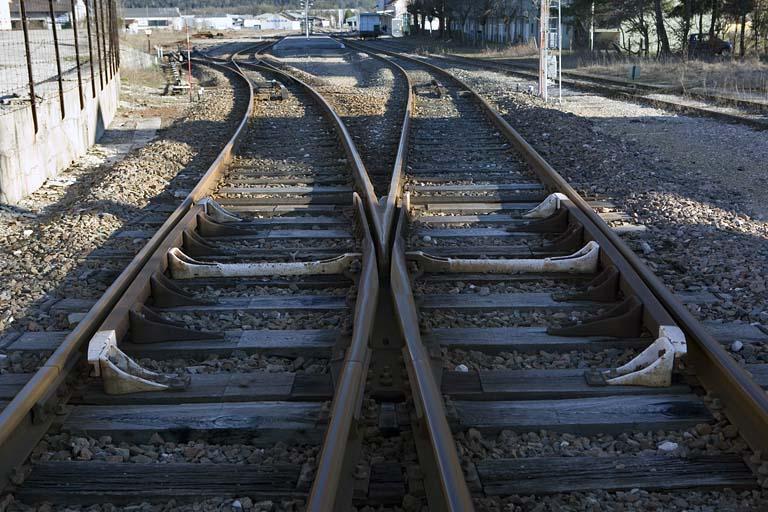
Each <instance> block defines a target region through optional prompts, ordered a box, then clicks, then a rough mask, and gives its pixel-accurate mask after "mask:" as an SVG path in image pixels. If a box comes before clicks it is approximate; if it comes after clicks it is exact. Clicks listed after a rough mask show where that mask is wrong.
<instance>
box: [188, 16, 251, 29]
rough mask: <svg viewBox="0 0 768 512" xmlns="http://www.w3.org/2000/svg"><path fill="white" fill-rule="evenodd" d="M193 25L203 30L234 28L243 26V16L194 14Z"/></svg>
mask: <svg viewBox="0 0 768 512" xmlns="http://www.w3.org/2000/svg"><path fill="white" fill-rule="evenodd" d="M194 26H195V28H198V29H203V30H235V29H240V28H241V27H242V26H243V17H242V16H234V15H232V14H223V15H219V16H195V20H194Z"/></svg>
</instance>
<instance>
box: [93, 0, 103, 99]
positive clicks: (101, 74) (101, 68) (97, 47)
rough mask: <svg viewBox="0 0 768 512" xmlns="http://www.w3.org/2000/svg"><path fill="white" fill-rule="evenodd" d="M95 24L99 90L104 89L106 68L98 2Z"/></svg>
mask: <svg viewBox="0 0 768 512" xmlns="http://www.w3.org/2000/svg"><path fill="white" fill-rule="evenodd" d="M93 22H94V25H95V26H96V55H97V56H98V58H97V59H96V60H98V61H99V84H101V87H100V89H99V90H101V89H104V69H103V68H104V66H103V65H102V63H101V39H100V38H99V32H100V29H99V4H98V0H93Z"/></svg>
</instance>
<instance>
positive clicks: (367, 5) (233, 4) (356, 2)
mask: <svg viewBox="0 0 768 512" xmlns="http://www.w3.org/2000/svg"><path fill="white" fill-rule="evenodd" d="M375 4H376V2H375V1H374V0H369V1H365V0H362V1H361V0H314V4H313V6H312V7H313V8H314V9H346V8H356V7H360V8H362V9H371V8H373V7H374V6H375ZM122 5H123V7H126V8H135V7H178V8H179V9H181V10H182V12H184V13H189V14H212V13H230V14H233V13H237V14H261V13H263V12H279V11H286V10H298V9H299V8H300V2H299V0H290V1H289V0H256V1H250V0H122Z"/></svg>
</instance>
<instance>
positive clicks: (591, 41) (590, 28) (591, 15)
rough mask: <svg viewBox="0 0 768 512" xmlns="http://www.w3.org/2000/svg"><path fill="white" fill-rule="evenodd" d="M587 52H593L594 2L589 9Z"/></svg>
mask: <svg viewBox="0 0 768 512" xmlns="http://www.w3.org/2000/svg"><path fill="white" fill-rule="evenodd" d="M589 51H590V52H594V51H595V2H594V1H593V2H592V4H590V7H589Z"/></svg>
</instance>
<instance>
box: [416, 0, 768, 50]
mask: <svg viewBox="0 0 768 512" xmlns="http://www.w3.org/2000/svg"><path fill="white" fill-rule="evenodd" d="M539 8H540V4H539V2H538V0H409V4H408V10H409V12H410V14H411V15H412V16H413V17H414V20H415V26H416V29H417V30H418V29H419V28H422V29H423V28H424V26H425V24H426V21H427V20H429V19H438V20H440V28H439V30H438V37H454V36H459V37H461V35H460V34H452V33H451V32H452V30H451V27H452V26H454V25H458V26H464V24H465V23H466V21H467V20H468V19H474V20H478V21H479V23H480V25H481V26H482V25H484V23H485V21H486V20H490V19H496V20H498V19H502V20H504V23H509V22H513V21H514V19H515V18H516V17H520V16H522V15H523V12H524V11H529V12H530V11H533V12H530V14H529V15H530V16H531V19H533V18H538V10H539ZM563 14H564V15H565V16H567V17H568V18H569V23H570V24H571V25H572V27H573V37H574V43H575V44H576V45H577V46H580V47H582V48H584V47H588V40H589V34H590V27H591V26H593V24H594V26H596V27H599V28H620V29H621V31H622V32H623V33H624V35H628V36H631V37H636V38H638V39H639V43H640V44H639V45H638V46H639V49H638V50H637V53H641V54H644V55H646V56H648V55H650V54H651V53H652V52H653V53H655V54H656V55H659V56H668V55H671V54H672V53H673V51H675V50H677V51H681V52H686V51H687V49H688V45H689V42H690V37H691V35H692V34H702V35H703V36H704V38H705V39H706V38H709V40H710V41H712V40H714V39H715V38H722V39H730V40H733V41H734V42H735V43H736V44H735V47H736V49H737V51H738V54H739V55H740V56H744V55H745V54H746V53H747V51H748V50H750V51H754V52H756V53H759V52H763V53H765V52H768V0H571V1H570V2H568V1H567V0H565V1H564V2H563ZM652 36H655V37H653V38H652ZM652 39H655V41H656V47H655V48H651V40H652ZM617 49H620V50H623V51H629V52H633V51H634V49H633V47H632V45H631V43H630V44H629V45H628V44H627V42H626V41H625V40H623V39H622V42H621V43H620V45H619V46H618V48H617Z"/></svg>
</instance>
